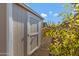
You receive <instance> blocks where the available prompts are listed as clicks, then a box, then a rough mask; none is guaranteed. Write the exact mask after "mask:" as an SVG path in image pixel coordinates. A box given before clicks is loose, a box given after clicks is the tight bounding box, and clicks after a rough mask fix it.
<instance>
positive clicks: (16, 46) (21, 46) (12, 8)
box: [0, 3, 43, 56]
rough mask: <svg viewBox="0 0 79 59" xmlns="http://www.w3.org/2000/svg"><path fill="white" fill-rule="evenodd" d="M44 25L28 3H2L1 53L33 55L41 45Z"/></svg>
mask: <svg viewBox="0 0 79 59" xmlns="http://www.w3.org/2000/svg"><path fill="white" fill-rule="evenodd" d="M42 25H43V18H42V17H41V16H40V15H39V14H38V13H36V12H35V11H33V10H32V9H31V8H29V7H28V6H27V5H26V4H21V3H15V4H10V3H9V4H5V3H4V4H3V3H2V4H0V55H13V56H24V55H31V54H32V53H33V52H34V51H35V50H36V49H38V48H39V47H40V44H41V27H42Z"/></svg>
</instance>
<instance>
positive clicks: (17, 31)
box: [13, 4, 27, 56]
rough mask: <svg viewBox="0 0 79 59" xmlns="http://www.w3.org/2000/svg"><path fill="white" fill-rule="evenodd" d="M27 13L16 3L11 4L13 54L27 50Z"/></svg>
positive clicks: (23, 52) (22, 53) (21, 53)
mask: <svg viewBox="0 0 79 59" xmlns="http://www.w3.org/2000/svg"><path fill="white" fill-rule="evenodd" d="M26 23H27V13H26V10H25V9H23V8H22V7H21V6H19V5H17V4H13V40H14V41H13V45H14V55H21V56H22V55H26V51H27V41H26V40H27V37H26V36H27V25H26Z"/></svg>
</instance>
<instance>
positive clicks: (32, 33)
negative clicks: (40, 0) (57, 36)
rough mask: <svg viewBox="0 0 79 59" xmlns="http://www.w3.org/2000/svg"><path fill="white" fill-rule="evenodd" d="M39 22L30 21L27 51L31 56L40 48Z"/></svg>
mask: <svg viewBox="0 0 79 59" xmlns="http://www.w3.org/2000/svg"><path fill="white" fill-rule="evenodd" d="M38 25H39V21H38V20H37V19H33V18H30V19H29V21H28V26H27V27H28V31H27V33H28V39H27V40H28V41H27V43H28V44H27V45H28V46H27V50H28V53H29V54H31V53H32V52H33V51H34V50H36V48H37V47H38V35H39V29H38V28H39V26H38Z"/></svg>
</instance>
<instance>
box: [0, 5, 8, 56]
mask: <svg viewBox="0 0 79 59" xmlns="http://www.w3.org/2000/svg"><path fill="white" fill-rule="evenodd" d="M6 19H7V17H6V4H0V55H6V45H7V43H6V42H7V41H6V38H7V37H6V31H7V29H6V27H7V26H6V25H7V24H6V22H7V21H6Z"/></svg>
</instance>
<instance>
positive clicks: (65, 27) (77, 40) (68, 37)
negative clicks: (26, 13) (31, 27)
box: [42, 5, 79, 56]
mask: <svg viewBox="0 0 79 59" xmlns="http://www.w3.org/2000/svg"><path fill="white" fill-rule="evenodd" d="M66 7H68V5H67V6H66ZM63 14H64V13H62V14H61V16H62V15H63ZM67 16H68V17H67ZM76 18H77V19H76V20H74V15H73V14H68V13H67V14H66V13H65V17H64V19H65V20H64V21H63V22H62V23H61V24H57V25H56V24H53V25H50V26H48V27H45V28H43V29H42V31H43V32H42V33H43V36H44V37H50V38H52V42H51V44H50V47H49V51H50V52H49V53H50V54H51V55H54V56H62V55H63V56H75V55H77V50H78V49H79V28H78V27H79V15H78V16H76Z"/></svg>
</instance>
